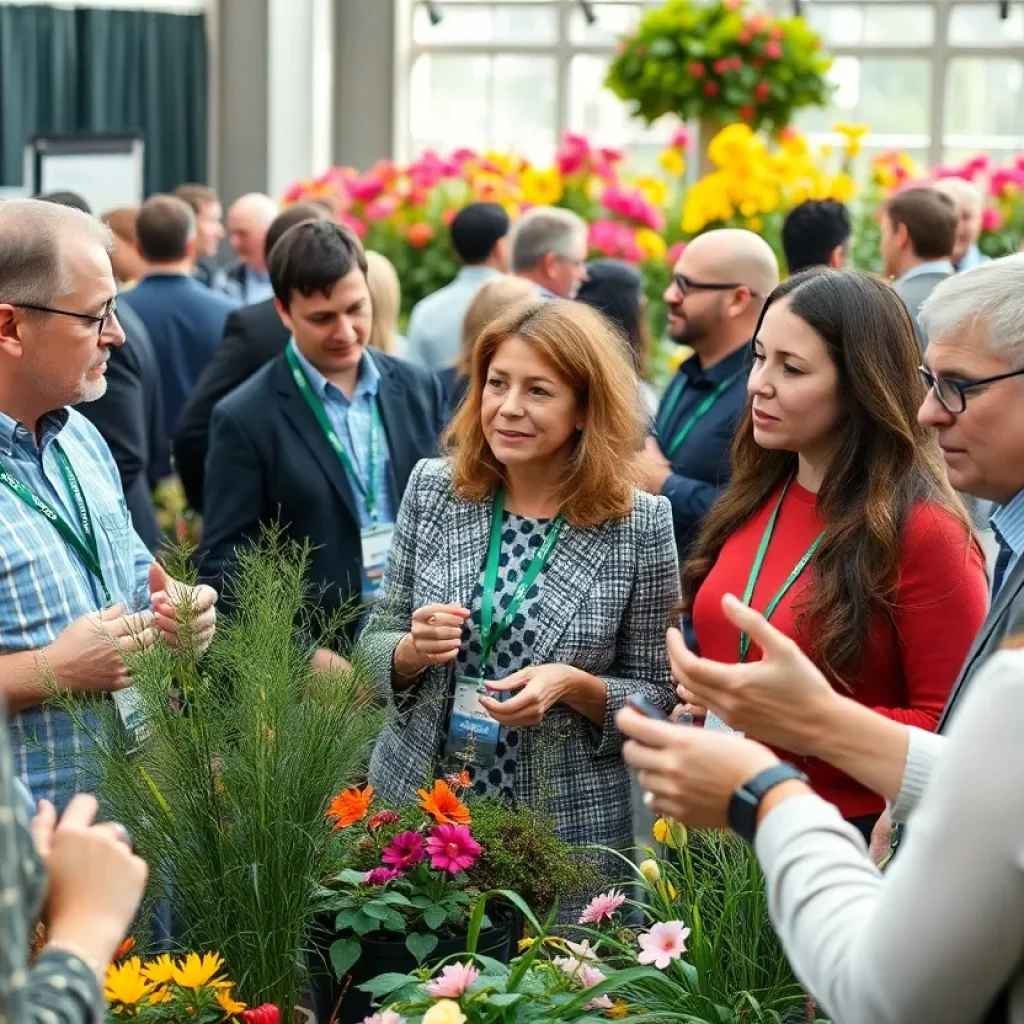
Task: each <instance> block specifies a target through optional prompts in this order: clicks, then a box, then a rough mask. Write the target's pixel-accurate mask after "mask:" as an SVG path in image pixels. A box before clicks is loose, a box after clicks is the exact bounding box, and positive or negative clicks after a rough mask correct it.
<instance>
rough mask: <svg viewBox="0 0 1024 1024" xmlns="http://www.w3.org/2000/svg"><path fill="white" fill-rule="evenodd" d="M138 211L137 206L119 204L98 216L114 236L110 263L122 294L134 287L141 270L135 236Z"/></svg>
mask: <svg viewBox="0 0 1024 1024" xmlns="http://www.w3.org/2000/svg"><path fill="white" fill-rule="evenodd" d="M138 213H139V208H138V207H137V206H119V207H118V208H117V209H116V210H108V211H107V212H106V213H104V214H103V215H102V216H101V217H100V222H101V223H102V224H106V225H107V227H108V228H110V230H111V233H112V234H113V236H114V248H113V249H112V250H111V253H110V265H111V266H112V267H113V268H114V280H116V281H117V287H118V289H119V291H120V292H121V293H122V294H123V293H124V292H126V291H128V290H129V289H130V288H132V287H134V285H135V283H136V282H137V281H138V280H139V278H140V277H141V276H142V272H143V262H142V257H141V256H140V255H139V251H138V242H137V240H136V238H135V218H136V217H137V216H138Z"/></svg>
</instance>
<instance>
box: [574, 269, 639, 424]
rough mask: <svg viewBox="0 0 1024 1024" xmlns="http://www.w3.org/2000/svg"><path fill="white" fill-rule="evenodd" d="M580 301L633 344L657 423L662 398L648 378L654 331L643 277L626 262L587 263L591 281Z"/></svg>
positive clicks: (580, 291) (637, 365)
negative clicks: (610, 323) (659, 401)
mask: <svg viewBox="0 0 1024 1024" xmlns="http://www.w3.org/2000/svg"><path fill="white" fill-rule="evenodd" d="M576 298H577V299H578V300H579V301H580V302H584V303H586V304H587V305H588V306H593V307H594V309H596V310H598V311H599V312H601V313H603V314H604V315H605V316H606V317H608V319H609V320H611V322H612V323H613V324H614V325H615V326H616V327H617V328H618V330H619V333H620V334H621V335H622V337H623V338H624V339H625V340H626V342H627V343H628V344H629V347H630V351H631V352H632V353H633V362H634V364H635V365H636V372H637V376H638V378H639V381H640V394H641V397H642V398H643V401H644V405H645V407H646V409H647V412H648V413H649V415H650V418H651V419H652V420H653V419H654V417H655V415H656V414H657V412H658V396H657V395H656V394H655V393H654V388H652V387H651V385H650V384H648V383H647V381H646V379H645V374H646V372H647V360H648V359H649V357H650V353H651V331H650V328H649V327H648V324H647V295H646V294H645V293H644V278H643V274H641V273H640V271H639V270H637V269H636V267H634V266H632V265H631V264H629V263H626V262H625V261H623V260H593V261H591V262H590V263H588V264H587V280H586V281H584V282H583V284H582V285H580V290H579V292H578V293H577V295H576Z"/></svg>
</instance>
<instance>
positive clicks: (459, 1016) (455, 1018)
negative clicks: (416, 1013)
mask: <svg viewBox="0 0 1024 1024" xmlns="http://www.w3.org/2000/svg"><path fill="white" fill-rule="evenodd" d="M423 1024H466V1015H465V1014H464V1013H463V1012H462V1010H460V1009H459V1004H458V1003H457V1002H455V1000H454V999H439V1000H438V1001H437V1002H436V1003H434V1005H433V1006H432V1007H431V1008H430V1009H429V1010H427V1012H426V1013H425V1014H424V1015H423Z"/></svg>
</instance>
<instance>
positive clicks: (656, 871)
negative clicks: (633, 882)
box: [640, 860, 661, 885]
mask: <svg viewBox="0 0 1024 1024" xmlns="http://www.w3.org/2000/svg"><path fill="white" fill-rule="evenodd" d="M640 874H641V875H643V876H644V878H646V879H647V881H648V882H650V883H651V885H655V884H656V883H658V882H660V881H661V868H659V867H658V862H657V861H656V860H645V861H644V862H643V863H642V864H641V865H640Z"/></svg>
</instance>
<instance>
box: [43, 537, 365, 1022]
mask: <svg viewBox="0 0 1024 1024" xmlns="http://www.w3.org/2000/svg"><path fill="white" fill-rule="evenodd" d="M183 561H184V560H183V559H182V558H179V559H178V562H179V564H178V565H177V566H176V567H173V568H172V570H171V571H172V575H175V576H176V577H177V578H179V579H186V580H187V579H188V576H189V573H188V571H187V568H186V567H185V565H184V564H183ZM308 563H309V548H308V546H307V547H303V548H300V547H298V546H295V545H294V544H292V543H290V542H285V541H283V540H282V539H281V537H280V535H279V534H277V533H274V532H271V533H268V534H267V535H266V536H265V537H264V538H263V540H262V542H261V543H260V544H259V545H258V546H257V547H254V548H252V549H250V550H248V551H245V552H242V553H240V556H239V560H238V567H237V572H236V575H235V577H234V579H233V581H232V583H231V584H230V586H229V587H228V588H227V589H228V594H227V597H228V598H229V601H228V602H227V603H229V604H230V606H231V608H232V612H231V614H230V615H224V614H222V615H221V618H220V620H219V622H218V627H217V631H216V635H215V636H214V639H213V642H212V644H211V645H210V647H209V649H208V650H207V651H206V652H205V653H204V654H202V655H200V654H199V652H198V651H197V650H196V645H195V641H194V637H192V636H189V635H188V633H187V631H186V632H185V634H184V635H183V636H182V638H181V644H180V648H179V649H172V648H171V647H169V646H167V645H165V644H163V643H158V644H157V645H156V646H154V647H152V648H151V649H150V650H148V651H146V652H144V653H136V654H132V655H130V656H129V657H128V665H129V668H130V671H131V673H132V677H133V679H134V681H135V691H136V693H137V695H138V698H139V700H140V702H141V707H142V712H143V716H144V722H145V726H144V729H143V730H142V735H141V736H140V735H135V736H129V735H128V734H127V733H126V732H125V730H124V729H123V728H122V727H121V724H120V720H119V718H118V716H117V712H116V709H115V707H114V704H113V702H111V701H105V700H100V699H97V700H94V701H91V702H89V703H87V704H83V703H82V702H81V701H80V700H79V699H78V698H77V697H76V698H74V699H71V698H69V697H68V696H67V695H64V696H60V695H58V698H57V699H58V700H59V701H60V702H61V703H62V704H63V706H64V707H65V708H66V709H67V710H68V711H69V712H70V713H71V714H72V715H74V716H75V717H76V718H77V719H78V721H79V722H80V723H81V725H82V727H83V728H84V729H86V730H87V731H88V732H90V733H91V734H92V738H93V740H94V742H95V750H94V752H93V754H92V755H90V756H88V758H87V760H83V763H82V765H81V767H82V768H83V769H84V770H86V771H88V772H90V773H92V774H93V775H94V777H95V779H96V781H97V783H98V793H99V796H100V800H101V804H102V807H103V811H104V814H105V816H107V817H109V818H112V819H113V820H115V821H119V822H121V823H122V824H123V825H125V826H126V827H127V828H128V830H129V831H130V833H131V835H132V837H133V839H134V842H135V846H136V849H137V850H138V853H139V854H140V856H142V857H143V858H145V860H146V861H147V862H148V864H149V865H150V886H149V891H148V894H147V895H148V898H149V899H150V900H151V901H152V900H162V901H166V903H167V904H169V906H170V909H171V915H172V919H173V926H174V935H175V939H176V940H177V941H178V942H179V943H180V944H181V948H185V949H216V950H218V951H219V952H220V953H221V954H222V955H223V957H224V960H225V963H226V969H227V971H229V972H230V976H231V977H232V978H234V979H235V980H236V982H237V997H238V999H239V1000H240V1001H243V1002H245V1003H247V1004H248V1005H250V1006H258V1005H259V1004H261V1003H272V1004H274V1005H275V1006H277V1007H278V1008H279V1009H280V1011H281V1013H282V1015H283V1017H282V1019H284V1020H291V1014H292V1007H293V1006H294V1005H295V1004H296V1002H297V1001H298V997H299V991H300V988H301V986H302V984H303V982H304V980H305V977H306V975H307V965H306V958H307V944H308V941H309V932H310V928H311V925H312V921H313V917H314V914H315V911H316V906H315V904H316V897H317V892H318V888H319V883H320V881H321V879H322V877H323V870H324V862H325V859H326V854H327V846H328V843H329V834H328V831H327V830H326V829H325V828H324V827H323V822H324V814H325V812H326V809H327V807H328V804H329V803H330V800H331V797H332V796H333V795H334V794H335V793H337V792H338V790H339V789H343V788H345V787H346V786H350V785H352V784H353V783H355V782H356V781H358V780H359V778H360V777H361V775H362V773H363V771H364V766H365V764H366V759H367V756H368V753H369V750H370V746H371V744H372V742H373V740H374V739H375V737H376V736H377V733H378V731H379V729H380V727H381V725H382V715H383V713H382V712H381V711H379V710H377V709H376V708H374V706H373V705H372V701H371V696H370V694H371V689H370V687H369V686H368V685H366V684H365V683H364V681H363V675H362V672H361V671H360V669H359V667H358V666H356V667H355V668H354V669H353V670H352V671H350V672H343V673H337V672H336V673H330V674H328V673H319V672H315V671H313V670H312V669H311V667H310V659H311V657H312V655H313V653H314V651H315V650H316V649H317V648H318V647H320V646H323V645H328V644H329V643H330V642H331V640H332V639H333V638H334V637H335V636H337V635H338V633H339V630H340V627H341V625H342V623H341V621H340V618H335V619H332V620H331V621H324V620H323V619H321V617H320V616H319V615H318V614H317V611H316V608H315V605H314V604H313V603H312V602H311V591H310V588H309V586H308V584H307V582H306V579H305V573H306V569H307V567H308ZM224 603H225V602H223V601H222V606H223V604H224ZM92 713H94V715H95V717H94V715H93V714H92Z"/></svg>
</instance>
